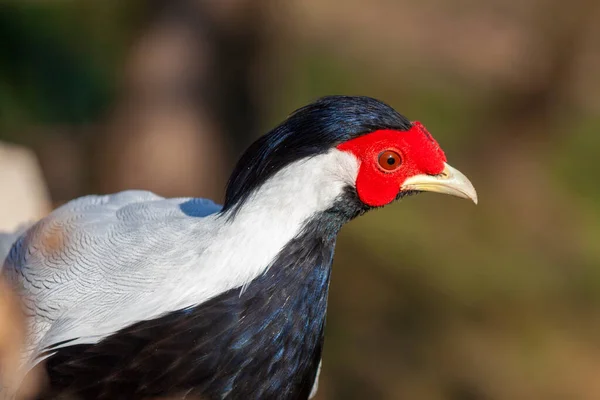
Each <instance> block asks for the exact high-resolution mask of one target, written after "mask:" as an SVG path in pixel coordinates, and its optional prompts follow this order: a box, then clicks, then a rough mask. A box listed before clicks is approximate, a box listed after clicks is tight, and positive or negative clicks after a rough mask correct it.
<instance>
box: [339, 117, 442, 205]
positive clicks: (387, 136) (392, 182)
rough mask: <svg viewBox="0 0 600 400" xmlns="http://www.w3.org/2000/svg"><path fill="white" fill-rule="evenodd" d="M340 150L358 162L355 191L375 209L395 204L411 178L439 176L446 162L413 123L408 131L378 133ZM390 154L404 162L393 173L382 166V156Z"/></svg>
mask: <svg viewBox="0 0 600 400" xmlns="http://www.w3.org/2000/svg"><path fill="white" fill-rule="evenodd" d="M337 148H338V149H339V150H342V151H347V152H351V153H352V154H354V156H356V158H357V159H358V160H359V163H360V165H359V170H358V176H357V178H356V190H357V192H358V196H359V198H360V199H361V201H362V202H364V203H365V204H368V205H370V206H373V207H379V206H384V205H386V204H388V203H390V202H392V201H393V200H394V199H395V198H396V196H397V195H398V192H399V191H400V187H401V186H402V183H403V182H404V181H405V180H406V179H407V178H409V177H411V176H414V175H419V174H426V175H437V174H440V173H441V172H442V171H443V170H444V163H445V162H446V156H445V154H444V152H443V151H442V149H441V148H440V146H439V145H438V144H437V142H436V141H435V139H433V137H432V136H431V135H430V134H429V132H427V130H426V129H425V127H424V126H423V125H422V124H421V123H420V122H414V123H413V126H412V127H411V128H410V129H409V130H408V131H397V130H378V131H375V132H372V133H369V134H366V135H364V136H361V137H358V138H356V139H352V140H349V141H347V142H345V143H342V144H340V145H339V146H338V147H337ZM388 150H391V151H393V152H396V153H398V154H399V155H400V157H401V158H402V162H401V164H400V165H399V167H398V168H397V169H395V170H393V171H387V170H385V169H382V168H381V167H380V166H379V156H380V155H381V154H382V152H385V151H388Z"/></svg>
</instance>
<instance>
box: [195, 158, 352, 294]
mask: <svg viewBox="0 0 600 400" xmlns="http://www.w3.org/2000/svg"><path fill="white" fill-rule="evenodd" d="M357 173H358V160H357V159H356V158H355V157H354V156H353V155H351V154H349V153H346V152H343V151H339V150H337V149H332V150H330V151H329V152H327V153H325V154H321V155H317V156H314V157H311V158H308V159H303V160H300V161H298V162H295V163H293V164H290V165H289V166H287V167H286V168H284V169H283V170H281V171H279V172H278V173H277V174H275V175H274V176H273V177H272V178H270V179H269V180H268V181H267V182H265V183H264V184H263V185H262V186H261V187H259V188H258V189H257V190H256V192H255V193H253V194H252V195H251V197H250V198H249V199H247V201H246V202H245V203H244V204H243V206H242V207H241V208H240V209H239V210H238V211H237V213H236V214H235V216H234V218H231V219H228V218H227V217H228V215H227V214H225V215H222V216H220V217H216V221H215V222H219V221H220V223H219V226H218V227H215V228H216V232H215V230H213V231H212V232H210V233H209V234H210V235H212V236H213V237H212V238H211V242H212V245H211V246H209V247H208V248H207V249H205V250H204V251H203V254H202V255H201V261H202V268H199V269H198V274H200V275H202V276H199V277H197V278H196V279H197V282H203V283H202V287H201V288H200V289H202V291H203V292H204V291H206V292H204V293H202V294H201V293H198V289H199V288H198V286H196V285H194V286H195V287H194V288H190V290H194V291H195V293H196V295H195V296H194V297H196V298H198V295H200V296H199V297H200V298H203V299H206V298H208V297H212V296H213V295H216V294H218V293H221V292H223V291H225V290H228V289H231V288H235V287H239V286H243V285H246V284H248V283H249V282H251V281H252V280H254V279H255V278H257V277H258V276H259V275H260V274H261V273H263V272H264V271H265V270H266V269H267V268H268V267H269V266H270V265H271V263H272V262H273V260H274V259H275V257H276V256H277V255H278V254H279V252H280V251H281V249H283V247H284V246H285V245H286V244H287V243H288V242H290V241H291V240H292V239H294V238H295V237H296V236H297V235H298V234H299V233H300V231H301V229H302V227H303V226H304V224H305V223H306V222H307V221H308V220H309V219H310V218H311V217H313V216H314V215H315V214H316V213H319V212H321V211H325V210H327V209H329V208H331V207H332V205H333V204H334V203H335V201H336V199H338V198H339V196H340V195H342V194H343V191H344V189H345V187H346V186H349V185H354V184H355V181H356V175H357Z"/></svg>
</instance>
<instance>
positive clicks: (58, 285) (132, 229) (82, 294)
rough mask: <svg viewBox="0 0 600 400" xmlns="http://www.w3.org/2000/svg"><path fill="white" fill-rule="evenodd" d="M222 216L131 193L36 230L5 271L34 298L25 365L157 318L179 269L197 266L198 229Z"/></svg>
mask: <svg viewBox="0 0 600 400" xmlns="http://www.w3.org/2000/svg"><path fill="white" fill-rule="evenodd" d="M218 210H220V206H218V205H217V204H215V203H213V202H212V201H210V200H204V199H188V198H181V199H165V198H162V197H160V196H157V195H155V194H153V193H151V192H145V191H127V192H121V193H117V194H114V195H107V196H87V197H83V198H79V199H76V200H73V201H71V202H69V203H67V204H65V205H64V206H62V207H60V208H59V209H57V210H55V211H54V212H53V213H52V214H50V215H49V216H48V217H46V218H44V219H42V220H41V221H39V222H38V223H37V224H35V225H34V226H33V227H31V228H30V229H29V230H28V231H27V232H26V233H25V234H23V235H22V236H20V237H19V238H18V240H17V241H16V243H15V244H14V246H13V249H12V251H11V252H10V254H9V256H8V258H7V259H6V262H5V268H4V271H3V273H4V275H5V276H6V277H7V278H8V280H9V281H11V282H12V283H13V284H15V285H16V286H17V287H18V288H20V289H21V291H22V292H23V294H24V295H25V296H24V298H25V299H26V300H25V308H26V312H27V314H28V316H29V321H30V324H29V325H30V326H29V328H30V336H31V340H30V343H29V345H28V351H27V354H26V355H25V356H24V358H25V362H28V363H30V364H31V365H30V366H33V365H34V364H35V363H36V362H37V361H39V358H38V357H37V355H38V354H39V353H40V352H41V351H43V350H44V349H47V348H48V347H51V346H53V345H55V344H56V343H58V342H61V341H64V340H70V341H71V343H76V342H77V341H80V342H88V343H89V342H93V341H94V340H95V339H94V337H95V336H97V337H98V339H97V340H99V339H100V338H101V337H102V335H106V334H107V332H110V331H111V330H113V329H119V328H120V327H122V326H123V324H126V323H130V322H135V321H136V320H139V319H140V318H142V319H143V318H144V317H148V316H152V313H153V310H158V309H160V307H161V296H164V294H165V293H167V294H168V293H174V292H173V291H174V290H176V289H177V282H176V279H181V277H177V276H176V275H177V271H178V269H179V267H180V266H181V265H185V264H186V263H187V264H189V263H192V262H195V261H196V258H197V254H198V251H199V250H198V248H199V247H200V248H201V243H198V236H197V235H194V234H193V233H194V229H197V227H198V226H202V221H203V220H206V219H207V218H203V217H207V216H210V215H213V214H214V213H216V212H217V211H218ZM213 219H214V218H213ZM205 225H206V224H205ZM200 231H202V229H200ZM204 231H206V228H204ZM205 236H206V234H205ZM7 241H10V239H7ZM175 266H176V267H177V268H174V267H175ZM158 293H160V296H159V295H158ZM175 295H176V293H175ZM173 304H177V303H176V302H173Z"/></svg>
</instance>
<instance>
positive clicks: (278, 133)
mask: <svg viewBox="0 0 600 400" xmlns="http://www.w3.org/2000/svg"><path fill="white" fill-rule="evenodd" d="M411 126H412V125H411V123H410V121H409V120H408V119H406V117H404V116H402V115H400V114H399V113H398V112H397V111H396V110H394V109H393V108H392V107H390V106H388V105H387V104H385V103H382V102H381V101H379V100H375V99H373V98H371V97H365V96H327V97H323V98H321V99H319V100H317V101H316V102H314V103H312V104H309V105H307V106H305V107H302V108H300V109H298V110H296V111H295V112H294V113H292V114H291V115H290V116H289V117H288V118H287V119H286V120H285V121H284V122H283V123H281V124H280V125H279V126H277V127H276V128H274V129H273V130H272V131H270V132H269V133H267V134H266V135H264V136H262V137H261V138H259V139H258V140H257V141H256V142H254V143H253V144H252V145H251V146H250V147H249V148H248V150H246V152H245V153H244V154H243V155H242V157H241V158H240V160H239V161H238V163H237V165H236V167H235V169H234V170H233V173H232V175H231V178H230V179H229V183H228V185H227V191H226V194H225V204H224V206H223V211H224V212H225V211H228V210H232V211H233V212H234V213H235V211H236V210H237V209H239V207H240V206H241V205H242V204H243V203H244V202H245V201H246V200H247V199H248V197H249V196H250V195H251V193H252V192H253V191H254V190H255V189H257V188H258V187H259V186H260V185H262V184H263V183H264V182H265V181H266V180H267V179H269V178H270V177H272V176H273V175H274V174H275V173H276V172H277V171H279V170H281V169H282V168H284V167H285V166H287V165H289V164H291V163H293V162H294V161H298V160H300V159H303V158H307V157H312V156H316V155H319V154H323V153H326V152H327V151H328V150H329V149H331V148H332V147H334V146H337V145H339V144H340V143H343V142H345V141H348V140H350V139H354V138H356V137H359V136H362V135H364V134H367V133H371V132H374V131H376V130H380V129H396V130H400V131H405V130H409V129H410V128H411Z"/></svg>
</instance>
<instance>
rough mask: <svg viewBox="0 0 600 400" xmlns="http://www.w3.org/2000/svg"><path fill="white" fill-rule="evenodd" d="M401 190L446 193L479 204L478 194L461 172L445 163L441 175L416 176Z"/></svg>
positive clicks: (407, 180)
mask: <svg viewBox="0 0 600 400" xmlns="http://www.w3.org/2000/svg"><path fill="white" fill-rule="evenodd" d="M401 190H418V191H423V192H436V193H444V194H449V195H452V196H457V197H462V198H463V199H471V200H472V201H473V203H475V204H477V192H476V191H475V188H474V187H473V185H472V184H471V181H469V179H467V177H466V176H464V175H463V174H462V173H461V172H460V171H459V170H457V169H454V168H452V167H451V166H449V165H448V164H446V163H444V170H443V171H442V173H441V174H439V175H425V174H423V175H415V176H411V177H410V178H408V179H406V180H405V181H404V184H403V185H402V187H401Z"/></svg>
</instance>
